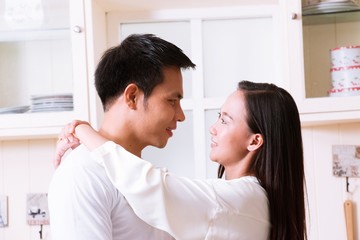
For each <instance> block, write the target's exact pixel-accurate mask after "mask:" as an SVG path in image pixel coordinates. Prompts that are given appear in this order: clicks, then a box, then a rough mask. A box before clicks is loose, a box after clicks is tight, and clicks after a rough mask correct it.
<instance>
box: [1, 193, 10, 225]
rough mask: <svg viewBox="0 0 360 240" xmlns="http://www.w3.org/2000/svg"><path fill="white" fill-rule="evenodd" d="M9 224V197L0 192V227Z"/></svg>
mask: <svg viewBox="0 0 360 240" xmlns="http://www.w3.org/2000/svg"><path fill="white" fill-rule="evenodd" d="M7 225H8V197H7V196H5V195H1V194H0V227H6V226H7Z"/></svg>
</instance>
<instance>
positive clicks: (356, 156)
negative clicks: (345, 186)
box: [332, 145, 360, 177]
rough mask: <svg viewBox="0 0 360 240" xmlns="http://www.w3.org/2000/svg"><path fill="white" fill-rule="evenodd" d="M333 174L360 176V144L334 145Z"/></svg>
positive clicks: (338, 175)
mask: <svg viewBox="0 0 360 240" xmlns="http://www.w3.org/2000/svg"><path fill="white" fill-rule="evenodd" d="M332 155H333V174H334V175H335V176H337V177H360V146H357V145H333V146H332Z"/></svg>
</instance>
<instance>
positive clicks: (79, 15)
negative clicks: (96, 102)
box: [0, 0, 89, 140]
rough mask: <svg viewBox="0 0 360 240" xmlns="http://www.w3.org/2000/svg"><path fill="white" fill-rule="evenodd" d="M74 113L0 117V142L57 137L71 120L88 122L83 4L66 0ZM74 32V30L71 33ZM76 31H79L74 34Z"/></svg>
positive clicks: (3, 115)
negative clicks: (68, 16)
mask: <svg viewBox="0 0 360 240" xmlns="http://www.w3.org/2000/svg"><path fill="white" fill-rule="evenodd" d="M69 11H70V28H69V30H68V31H70V37H71V45H72V58H73V59H72V61H73V103H74V110H73V111H66V112H39V113H22V114H2V115H0V140H8V139H24V138H53V137H57V135H58V133H59V132H60V130H61V128H62V127H63V126H64V125H65V124H67V123H68V122H70V121H71V120H73V119H83V120H86V121H89V97H88V81H87V64H86V44H85V41H86V36H85V17H84V3H83V1H82V0H80V1H69ZM74 28H77V29H74ZM75 30H76V31H75ZM77 30H80V32H78V31H77Z"/></svg>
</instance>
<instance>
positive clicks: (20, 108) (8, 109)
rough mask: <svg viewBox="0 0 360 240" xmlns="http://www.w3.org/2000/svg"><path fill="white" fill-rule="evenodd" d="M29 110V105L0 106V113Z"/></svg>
mask: <svg viewBox="0 0 360 240" xmlns="http://www.w3.org/2000/svg"><path fill="white" fill-rule="evenodd" d="M29 110H30V106H15V107H3V108H0V114H14V113H25V112H27V111H29Z"/></svg>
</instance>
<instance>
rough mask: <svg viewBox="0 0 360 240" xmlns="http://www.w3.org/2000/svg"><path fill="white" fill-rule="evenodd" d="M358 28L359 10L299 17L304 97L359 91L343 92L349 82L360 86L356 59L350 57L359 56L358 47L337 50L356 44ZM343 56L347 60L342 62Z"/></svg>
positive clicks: (359, 37) (346, 92) (359, 25)
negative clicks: (301, 32)
mask: <svg viewBox="0 0 360 240" xmlns="http://www.w3.org/2000/svg"><path fill="white" fill-rule="evenodd" d="M359 29H360V11H357V12H356V11H355V12H347V13H328V14H320V15H317V14H316V15H307V16H303V40H304V67H305V90H306V98H316V97H327V96H335V97H336V96H346V94H350V95H359V94H360V91H359V89H358V90H355V89H351V91H350V90H349V91H347V90H348V89H349V88H350V85H352V87H354V88H356V87H360V70H357V69H358V67H356V66H360V62H357V61H359V59H355V58H354V57H356V56H359V55H360V47H359V48H358V49H352V50H351V51H349V50H344V49H341V50H340V49H339V48H342V47H349V46H359V45H360V31H359ZM335 52H339V53H340V55H341V56H342V59H340V58H339V59H338V60H339V61H337V60H336V59H335V58H336V57H335V58H334V55H333V56H332V53H335ZM351 52H357V53H354V54H355V55H354V54H352V53H351ZM333 58H334V59H333ZM350 58H353V59H350ZM346 59H348V60H349V61H350V62H347V63H345V62H344V60H346ZM341 62H343V63H341ZM340 63H341V64H340ZM330 90H331V91H330ZM329 91H330V92H329Z"/></svg>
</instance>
